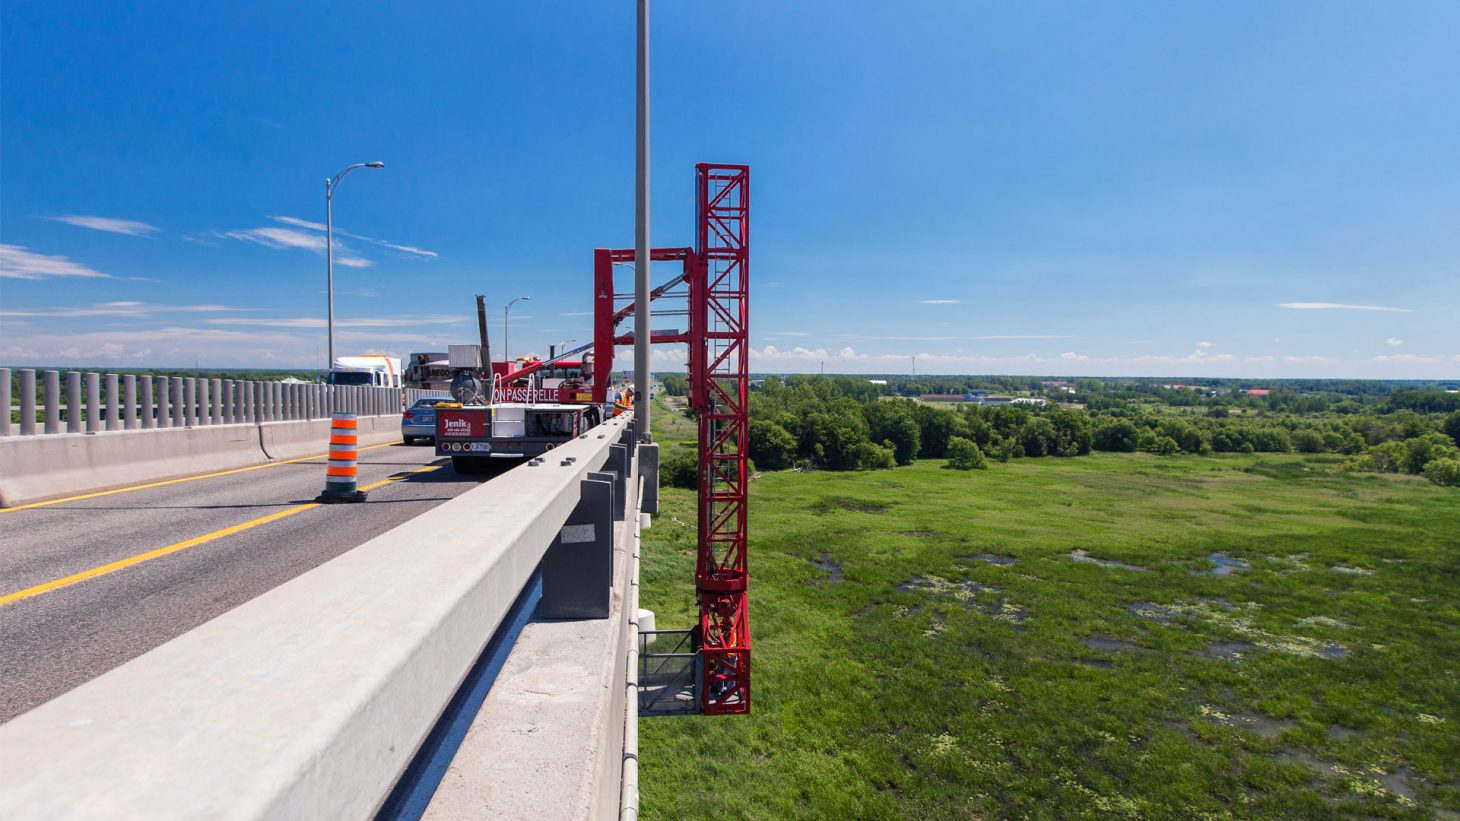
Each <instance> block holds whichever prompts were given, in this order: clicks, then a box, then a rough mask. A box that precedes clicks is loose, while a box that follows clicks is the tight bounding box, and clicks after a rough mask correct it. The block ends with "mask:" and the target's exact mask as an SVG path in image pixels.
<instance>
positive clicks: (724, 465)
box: [689, 163, 750, 715]
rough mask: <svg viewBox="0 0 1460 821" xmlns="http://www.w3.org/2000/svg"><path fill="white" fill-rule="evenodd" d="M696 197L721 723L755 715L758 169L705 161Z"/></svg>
mask: <svg viewBox="0 0 1460 821" xmlns="http://www.w3.org/2000/svg"><path fill="white" fill-rule="evenodd" d="M695 193H696V196H695V203H696V210H697V212H698V213H697V216H696V218H695V225H696V227H697V229H698V231H699V236H698V237H697V238H696V244H695V246H696V251H695V256H696V257H697V259H698V263H699V272H698V275H697V276H695V277H694V279H692V280H691V281H690V306H691V307H690V310H691V316H692V317H693V318H694V319H699V318H700V317H701V316H702V317H703V320H702V321H698V322H696V321H691V323H690V346H689V351H690V363H689V373H690V378H689V383H690V391H691V400H690V401H691V407H693V408H694V409H695V411H696V412H697V414H698V416H699V434H700V442H699V447H700V462H699V485H700V486H699V507H700V509H699V514H700V515H699V556H698V559H697V561H696V562H695V586H696V592H697V594H698V595H699V600H700V602H699V604H700V625H699V626H700V640H701V642H702V644H701V649H700V656H701V659H702V660H703V662H704V681H703V686H702V687H701V689H700V704H701V706H702V711H703V712H704V713H705V714H706V715H719V714H725V713H746V712H749V711H750V619H749V616H748V614H747V611H746V594H747V587H748V582H749V580H750V578H749V573H748V569H747V566H746V540H747V531H746V526H747V522H746V512H747V504H746V502H747V498H746V495H747V482H748V480H749V477H748V476H747V475H746V471H745V466H746V453H747V451H748V450H749V448H750V440H749V426H750V418H749V415H750V408H749V406H748V398H749V397H748V395H747V394H748V392H749V385H750V340H749V327H750V168H749V167H748V166H744V165H710V164H707V163H700V164H699V165H697V166H695ZM697 292H698V293H697ZM701 306H703V314H701V313H700V310H701Z"/></svg>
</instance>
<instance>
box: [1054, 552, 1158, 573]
mask: <svg viewBox="0 0 1460 821" xmlns="http://www.w3.org/2000/svg"><path fill="white" fill-rule="evenodd" d="M1069 557H1070V558H1071V559H1074V560H1075V561H1077V562H1079V563H1080V564H1094V565H1099V566H1100V567H1114V568H1117V569H1120V570H1134V571H1136V572H1137V573H1150V572H1151V568H1149V567H1141V566H1140V565H1138V564H1127V563H1125V562H1117V561H1112V560H1110V559H1097V558H1095V557H1094V556H1091V555H1090V551H1088V550H1085V549H1084V548H1080V547H1077V548H1075V549H1074V550H1071V551H1070V552H1069Z"/></svg>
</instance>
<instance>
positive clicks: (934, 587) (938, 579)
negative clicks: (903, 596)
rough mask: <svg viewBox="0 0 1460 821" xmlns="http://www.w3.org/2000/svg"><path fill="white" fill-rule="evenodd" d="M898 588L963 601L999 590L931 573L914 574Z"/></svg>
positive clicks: (908, 591)
mask: <svg viewBox="0 0 1460 821" xmlns="http://www.w3.org/2000/svg"><path fill="white" fill-rule="evenodd" d="M897 589H898V590H900V591H902V592H903V593H932V594H933V595H935V596H951V597H952V598H955V599H957V600H959V601H961V602H970V601H973V598H974V597H975V596H976V595H978V594H979V593H980V592H982V591H984V590H988V591H991V592H995V593H997V592H998V588H996V587H989V586H988V585H986V584H979V583H978V582H975V581H970V580H968V579H962V580H959V581H951V580H949V579H945V578H943V577H942V576H931V575H930V576H913V577H912V578H911V579H908V580H907V581H905V582H903V583H902V584H899V585H898V586H897Z"/></svg>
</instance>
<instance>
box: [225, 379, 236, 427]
mask: <svg viewBox="0 0 1460 821" xmlns="http://www.w3.org/2000/svg"><path fill="white" fill-rule="evenodd" d="M237 391H238V383H237V382H234V381H233V380H232V379H225V380H223V424H225V425H232V424H233V423H235V422H237V421H238V418H237V416H236V410H235V409H236V408H237V407H238V396H237Z"/></svg>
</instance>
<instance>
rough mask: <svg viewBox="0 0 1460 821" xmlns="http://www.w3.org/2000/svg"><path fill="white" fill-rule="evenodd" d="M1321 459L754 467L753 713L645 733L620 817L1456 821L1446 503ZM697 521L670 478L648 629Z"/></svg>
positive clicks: (650, 544) (1457, 551) (1458, 759)
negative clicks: (1221, 569)
mask: <svg viewBox="0 0 1460 821" xmlns="http://www.w3.org/2000/svg"><path fill="white" fill-rule="evenodd" d="M665 416H667V413H666V412H665V411H664V410H663V409H662V405H661V410H660V417H658V419H656V426H655V427H656V431H658V434H657V435H658V436H659V437H660V438H661V440H664V439H666V438H673V437H666V436H665V435H664V434H665V432H666V431H665V429H664V428H663V427H661V426H660V424H658V423H659V422H660V421H661V420H664V419H665ZM671 430H672V432H673V435H674V436H681V435H685V430H684V429H682V428H681V429H671ZM690 433H692V431H691V432H690ZM664 446H665V447H675V446H676V445H675V444H674V443H673V442H672V441H666V442H665V445H664ZM1333 467H1334V464H1333V463H1332V462H1331V460H1330V459H1325V458H1322V457H1309V458H1302V457H1298V456H1284V457H1271V456H1268V457H1253V456H1232V457H1220V458H1217V457H1206V458H1203V457H1155V456H1147V455H1141V454H1130V455H1096V456H1091V457H1082V458H1077V459H1023V460H1015V461H1012V462H1010V463H1007V464H998V463H994V464H992V465H991V467H990V469H989V470H986V471H970V472H958V471H950V470H945V469H942V462H941V461H931V460H925V461H920V462H918V463H917V464H915V465H913V466H910V467H906V468H898V469H896V470H886V471H877V472H862V473H827V472H817V473H794V472H782V473H767V474H764V475H763V476H762V477H761V478H759V479H757V480H755V481H754V482H753V483H752V488H753V493H752V514H751V515H752V518H751V578H752V582H751V626H752V627H751V629H752V634H753V636H754V656H753V659H754V676H755V678H754V687H753V698H754V701H753V714H752V715H751V716H749V717H746V718H702V717H688V718H654V719H644V720H643V721H641V725H640V733H641V768H642V769H641V784H642V795H643V804H644V816H645V817H646V818H675V819H679V818H711V817H713V818H726V817H730V818H738V817H747V818H784V817H831V818H856V817H870V818H894V817H904V818H978V817H984V818H1007V817H1048V818H1057V817H1110V816H1113V817H1145V818H1187V817H1208V816H1209V817H1230V816H1240V817H1314V818H1317V817H1333V816H1340V817H1341V816H1369V817H1431V816H1433V815H1434V814H1436V813H1440V814H1443V813H1446V812H1456V811H1460V592H1457V591H1460V492H1457V491H1456V490H1454V489H1448V488H1441V487H1436V486H1434V485H1431V484H1429V483H1427V482H1425V481H1424V480H1422V479H1417V478H1412V477H1402V476H1394V475H1383V476H1381V475H1374V474H1364V475H1350V476H1346V477H1334V476H1332V475H1330V474H1331V470H1332V468H1333ZM693 522H694V499H693V494H692V493H690V492H688V491H681V490H675V489H670V488H666V489H665V490H664V492H663V499H662V505H661V515H660V516H659V517H657V518H656V519H655V522H654V526H653V528H652V529H651V530H649V531H647V532H646V533H645V542H646V544H645V560H644V567H643V576H642V589H643V597H644V602H643V606H645V607H648V608H650V609H653V610H655V611H656V612H657V614H658V623H659V625H660V626H661V627H665V628H670V627H680V626H688V625H689V624H690V623H691V621H692V618H693V607H694V602H693V571H694V553H693V549H694V531H693ZM1213 554H1221V556H1220V560H1221V561H1226V560H1227V559H1230V560H1232V561H1233V564H1232V566H1231V567H1230V569H1229V572H1227V573H1226V574H1225V575H1215V574H1214V571H1215V570H1216V569H1217V567H1218V565H1217V563H1216V562H1215V561H1214V560H1213V558H1212V557H1213ZM1102 562H1103V563H1102ZM1109 562H1116V563H1120V566H1111V565H1109V564H1104V563H1109Z"/></svg>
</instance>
